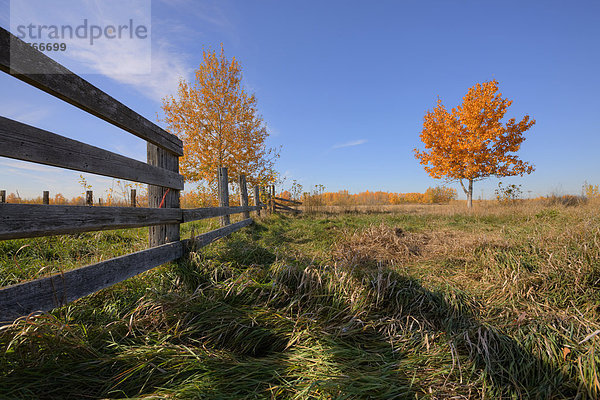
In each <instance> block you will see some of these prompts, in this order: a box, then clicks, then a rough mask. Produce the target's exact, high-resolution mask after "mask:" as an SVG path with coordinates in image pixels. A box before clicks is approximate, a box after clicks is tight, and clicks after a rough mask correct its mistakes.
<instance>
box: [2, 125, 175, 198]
mask: <svg viewBox="0 0 600 400" xmlns="http://www.w3.org/2000/svg"><path fill="white" fill-rule="evenodd" d="M0 142H1V143H2V146H0V156H3V157H9V158H14V159H18V160H24V161H31V162H35V163H38V164H45V165H51V166H54V167H61V168H67V169H71V170H75V171H82V172H89V173H92V174H98V175H104V176H110V177H113V178H119V179H127V180H130V181H135V182H143V183H148V184H153V185H159V186H166V187H169V188H173V189H183V177H182V176H181V175H179V174H178V173H176V172H172V171H168V170H165V169H163V168H158V167H155V166H151V165H148V164H146V163H144V162H141V161H137V160H134V159H131V158H129V157H125V156H122V155H119V154H115V153H113V152H110V151H107V150H104V149H101V148H98V147H95V146H91V145H88V144H85V143H82V142H79V141H77V140H73V139H68V138H65V137H63V136H60V135H57V134H55V133H51V132H48V131H45V130H42V129H38V128H35V127H33V126H30V125H26V124H23V123H20V122H17V121H13V120H11V119H8V118H4V117H0Z"/></svg>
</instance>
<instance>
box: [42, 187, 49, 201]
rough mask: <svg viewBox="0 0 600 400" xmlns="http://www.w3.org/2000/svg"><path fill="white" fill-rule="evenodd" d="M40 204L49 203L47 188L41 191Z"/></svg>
mask: <svg viewBox="0 0 600 400" xmlns="http://www.w3.org/2000/svg"><path fill="white" fill-rule="evenodd" d="M42 204H50V192H49V191H48V190H44V191H43V192H42Z"/></svg>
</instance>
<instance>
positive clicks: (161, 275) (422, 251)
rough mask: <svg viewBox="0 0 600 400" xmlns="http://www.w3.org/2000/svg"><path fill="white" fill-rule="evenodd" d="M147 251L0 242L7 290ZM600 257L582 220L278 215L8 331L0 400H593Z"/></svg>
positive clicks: (97, 241) (568, 212)
mask: <svg viewBox="0 0 600 400" xmlns="http://www.w3.org/2000/svg"><path fill="white" fill-rule="evenodd" d="M436 210H439V208H438V209H436ZM215 226H216V225H215V221H207V222H204V223H199V224H194V225H191V224H189V225H187V226H184V228H183V230H182V237H188V236H189V235H190V234H191V232H192V230H193V231H195V232H200V231H202V230H206V229H210V228H211V227H215ZM398 228H399V229H398ZM145 235H146V233H145V230H130V231H114V232H103V233H97V234H89V235H77V236H61V237H56V238H42V239H34V240H22V241H9V242H3V243H0V246H2V250H3V251H2V252H1V253H0V254H2V256H0V257H2V258H0V262H1V265H2V266H3V268H4V271H6V273H3V274H2V279H3V282H4V284H7V283H14V282H15V281H19V280H23V279H30V278H32V277H35V276H37V275H36V274H37V273H38V271H39V269H40V268H41V266H43V265H51V266H52V268H65V269H66V268H73V267H76V266H78V265H83V264H85V263H88V262H92V261H97V260H98V259H99V258H101V257H103V258H108V257H110V256H112V255H117V254H124V253H127V252H130V251H131V249H132V248H133V249H136V248H144V247H145V246H146V240H147V239H146V236H145ZM119 238H122V240H120V239H119ZM599 243H600V218H599V217H598V215H597V213H596V212H595V210H594V209H593V208H592V207H587V206H586V207H575V208H564V207H553V208H526V207H521V208H518V207H517V208H509V207H500V208H498V209H491V210H487V211H485V212H474V213H466V212H462V211H460V210H458V211H457V210H449V211H443V210H442V211H439V212H438V211H436V212H420V213H408V212H407V213H395V214H385V213H379V214H360V215H357V214H340V215H316V216H302V217H289V216H273V217H268V218H265V219H262V220H260V221H259V222H258V223H256V224H254V225H252V226H251V227H249V228H246V229H244V230H243V231H240V232H237V233H235V234H233V235H231V236H230V237H229V238H227V239H225V240H221V241H219V242H217V243H214V244H212V245H211V246H209V247H207V248H205V249H203V250H202V251H201V252H198V253H192V254H191V256H190V257H189V259H186V260H183V261H182V262H180V263H177V264H175V263H174V264H170V265H167V266H163V267H160V268H157V269H156V270H153V271H149V272H147V273H144V274H142V275H140V276H138V277H136V278H134V279H130V280H128V281H126V282H123V283H121V284H118V285H115V286H113V287H112V288H109V289H106V290H103V291H101V292H99V293H97V294H95V295H93V296H88V297H87V298H84V299H81V300H79V301H77V302H75V303H73V304H71V305H69V306H67V307H63V308H61V309H58V310H55V311H53V312H52V313H49V314H44V315H42V316H41V317H38V318H35V319H23V320H21V321H19V322H17V323H16V324H14V325H12V326H9V327H5V328H2V330H0V349H2V355H1V356H0V398H8V399H12V398H15V399H19V398H24V399H25V398H41V399H46V398H47V399H52V398H60V399H81V398H140V399H150V398H182V399H198V398H200V399H202V398H206V399H213V398H218V399H238V398H252V399H254V398H285V399H311V398H315V399H330V398H335V399H347V398H378V399H390V398H406V399H414V398H423V399H438V398H474V399H475V398H486V399H500V398H506V399H513V398H515V399H517V398H535V399H537V398H540V399H546V398H547V399H572V398H580V399H585V398H597V397H598V396H599V395H600V383H599V382H598V379H600V378H599V377H598V375H599V374H600V372H599V371H598V370H599V368H600V334H598V335H595V336H590V334H593V333H594V332H596V331H597V330H598V329H600V324H599V317H600V247H599ZM24 245H29V246H28V247H26V248H22V249H21V247H22V246H24ZM19 249H21V250H19ZM49 270H50V268H49V267H48V268H47V271H49ZM42 272H46V271H42ZM453 396H454V397H453Z"/></svg>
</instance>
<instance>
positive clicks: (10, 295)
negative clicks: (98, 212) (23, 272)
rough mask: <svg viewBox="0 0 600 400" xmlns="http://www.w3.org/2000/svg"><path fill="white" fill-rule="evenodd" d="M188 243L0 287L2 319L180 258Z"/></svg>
mask: <svg viewBox="0 0 600 400" xmlns="http://www.w3.org/2000/svg"><path fill="white" fill-rule="evenodd" d="M184 246H185V244H184V243H182V242H174V243H168V244H165V245H162V246H160V247H154V248H151V249H147V250H142V251H138V252H136V253H132V254H128V255H126V256H122V257H117V258H112V259H110V260H106V261H102V262H100V263H97V264H92V265H88V266H86V267H82V268H78V269H75V270H71V271H67V272H65V273H63V274H57V275H53V276H49V277H47V278H40V279H36V280H34V281H30V282H25V283H20V284H17V285H13V286H8V287H5V288H3V289H0V322H2V323H7V322H8V323H10V322H12V321H14V320H15V319H16V318H18V317H21V316H24V315H29V314H30V313H34V312H39V311H50V310H52V309H53V308H56V307H59V306H63V305H65V304H67V303H69V302H71V301H74V300H77V299H79V298H81V297H84V296H87V295H89V294H92V293H95V292H97V291H98V290H100V289H104V288H107V287H109V286H112V285H114V284H115V283H118V282H121V281H123V280H125V279H128V278H131V277H133V276H135V275H137V274H140V273H142V272H144V271H147V270H149V269H152V268H155V267H158V266H159V265H162V264H164V263H167V262H169V261H173V260H175V259H177V258H180V257H181V256H182V255H183V253H184Z"/></svg>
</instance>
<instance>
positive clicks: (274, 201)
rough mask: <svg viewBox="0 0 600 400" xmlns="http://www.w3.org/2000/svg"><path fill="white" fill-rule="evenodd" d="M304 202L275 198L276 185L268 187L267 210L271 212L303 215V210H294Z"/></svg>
mask: <svg viewBox="0 0 600 400" xmlns="http://www.w3.org/2000/svg"><path fill="white" fill-rule="evenodd" d="M301 205H302V202H300V201H297V200H290V199H285V198H283V197H277V196H275V185H270V186H268V192H267V208H268V209H269V211H270V212H272V213H276V212H279V211H283V212H291V213H298V214H299V213H301V212H302V211H301V210H298V209H296V208H293V206H301Z"/></svg>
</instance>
